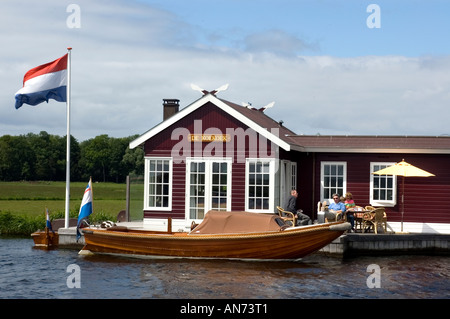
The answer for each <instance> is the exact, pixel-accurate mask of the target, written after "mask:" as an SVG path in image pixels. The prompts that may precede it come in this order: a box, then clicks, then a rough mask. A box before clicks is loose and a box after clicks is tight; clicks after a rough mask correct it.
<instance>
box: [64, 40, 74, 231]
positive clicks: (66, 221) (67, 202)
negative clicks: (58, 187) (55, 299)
mask: <svg viewBox="0 0 450 319" xmlns="http://www.w3.org/2000/svg"><path fill="white" fill-rule="evenodd" d="M67 50H68V56H67V87H66V97H67V102H66V106H67V110H66V115H67V147H66V211H65V225H64V227H65V228H69V209H70V75H71V74H70V70H71V61H70V60H71V52H72V48H70V47H69V48H67Z"/></svg>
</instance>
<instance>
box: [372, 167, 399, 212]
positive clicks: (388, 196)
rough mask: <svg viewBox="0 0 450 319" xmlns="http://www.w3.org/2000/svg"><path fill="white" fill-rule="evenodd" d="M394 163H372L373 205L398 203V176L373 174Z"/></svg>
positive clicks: (390, 205)
mask: <svg viewBox="0 0 450 319" xmlns="http://www.w3.org/2000/svg"><path fill="white" fill-rule="evenodd" d="M394 164H395V163H390V162H371V163H370V204H371V205H372V206H385V207H393V206H395V205H396V204H397V176H393V175H375V174H372V173H373V172H376V171H379V170H380V169H383V168H386V167H388V166H392V165H394Z"/></svg>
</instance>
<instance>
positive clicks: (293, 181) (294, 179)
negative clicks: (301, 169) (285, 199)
mask: <svg viewBox="0 0 450 319" xmlns="http://www.w3.org/2000/svg"><path fill="white" fill-rule="evenodd" d="M293 189H295V190H296V189H297V163H295V162H291V190H293Z"/></svg>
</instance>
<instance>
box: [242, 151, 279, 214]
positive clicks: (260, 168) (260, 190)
mask: <svg viewBox="0 0 450 319" xmlns="http://www.w3.org/2000/svg"><path fill="white" fill-rule="evenodd" d="M245 171H246V174H245V175H246V176H245V185H246V191H245V210H246V211H250V212H259V213H263V212H267V213H269V212H273V210H274V191H275V190H274V186H273V185H274V175H275V161H274V160H273V159H250V158H248V159H247V160H246V169H245Z"/></svg>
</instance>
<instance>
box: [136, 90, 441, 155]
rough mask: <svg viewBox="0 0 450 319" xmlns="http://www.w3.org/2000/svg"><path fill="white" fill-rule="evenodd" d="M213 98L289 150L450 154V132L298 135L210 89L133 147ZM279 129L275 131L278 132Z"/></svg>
mask: <svg viewBox="0 0 450 319" xmlns="http://www.w3.org/2000/svg"><path fill="white" fill-rule="evenodd" d="M208 102H211V103H213V104H214V105H216V106H217V107H218V108H220V109H222V110H223V111H225V112H226V113H228V114H229V115H231V116H232V117H234V118H235V119H237V120H238V121H240V122H241V123H243V124H245V125H246V126H248V127H250V128H251V129H253V130H254V131H256V132H257V133H259V134H261V135H262V136H264V137H266V138H267V139H268V140H270V141H271V142H273V143H275V144H276V145H278V146H279V147H281V148H282V149H284V150H286V151H292V150H294V151H301V152H331V153H418V154H450V137H449V136H387V135H384V136H383V135H378V136H376V135H366V136H362V135H359V136H358V135H353V136H352V135H350V136H349V135H297V134H296V133H294V132H293V131H291V130H289V129H288V128H286V127H284V126H283V125H282V124H281V123H279V122H277V121H275V120H273V119H272V118H271V117H269V116H267V115H266V114H265V113H264V112H263V111H261V110H257V109H253V108H247V107H243V106H240V105H238V104H235V103H232V102H229V101H226V100H223V99H219V98H217V97H216V96H215V95H214V94H211V92H206V91H205V95H203V96H202V97H201V98H200V99H198V100H197V101H195V102H193V103H192V104H190V105H188V106H186V107H185V108H183V109H181V110H180V111H179V112H177V113H175V114H174V115H173V116H171V117H170V118H168V119H167V120H165V121H163V122H161V123H159V124H158V125H156V126H155V127H153V128H152V129H150V130H149V131H147V132H146V133H144V134H142V135H141V136H139V137H138V138H136V139H135V140H133V141H131V142H130V148H131V149H133V148H135V147H137V146H139V145H141V144H143V143H144V142H145V141H147V140H148V139H150V138H151V137H153V136H154V135H156V134H158V133H159V132H161V131H163V130H165V129H166V128H168V127H169V126H170V125H172V124H174V123H176V122H177V121H179V120H181V119H182V118H184V117H185V116H187V115H188V114H190V113H192V112H193V111H195V110H197V109H198V108H200V107H202V106H203V105H205V104H206V103H208ZM274 132H275V133H274Z"/></svg>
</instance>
